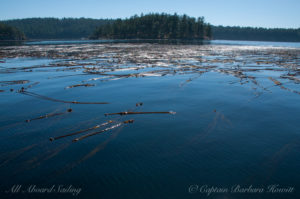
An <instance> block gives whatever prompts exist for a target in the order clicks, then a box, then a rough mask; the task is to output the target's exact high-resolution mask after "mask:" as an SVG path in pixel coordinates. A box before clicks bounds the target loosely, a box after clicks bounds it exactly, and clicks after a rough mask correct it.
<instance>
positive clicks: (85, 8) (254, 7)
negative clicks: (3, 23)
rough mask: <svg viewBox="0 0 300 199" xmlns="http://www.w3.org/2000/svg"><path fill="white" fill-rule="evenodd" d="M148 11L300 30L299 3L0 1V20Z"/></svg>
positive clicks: (271, 0)
mask: <svg viewBox="0 0 300 199" xmlns="http://www.w3.org/2000/svg"><path fill="white" fill-rule="evenodd" d="M150 12H159V13H161V12H165V13H169V14H174V13H175V12H176V13H177V14H187V15H189V16H192V17H201V16H203V17H204V18H205V20H206V21H207V22H209V23H211V24H213V25H224V26H252V27H266V28H300V0H147V1H143V0H0V20H6V19H18V18H28V17H58V18H63V17H76V18H79V17H85V18H96V19H99V18H127V17H130V16H132V15H134V14H138V15H139V14H141V13H144V14H147V13H150Z"/></svg>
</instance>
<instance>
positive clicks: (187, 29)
mask: <svg viewBox="0 0 300 199" xmlns="http://www.w3.org/2000/svg"><path fill="white" fill-rule="evenodd" d="M210 30H211V29H210V25H209V24H208V23H205V22H204V18H203V17H202V18H198V19H197V20H196V19H195V18H193V17H188V16H187V15H183V16H179V15H177V14H176V13H175V14H174V15H169V14H164V13H162V14H147V15H143V14H142V15H141V16H137V15H134V16H133V17H131V18H129V19H124V20H122V19H117V20H115V21H114V23H110V24H106V25H103V26H100V27H99V28H98V29H97V30H96V31H95V32H94V33H93V35H92V36H91V37H90V38H91V39H100V38H109V39H209V38H210V37H211V31H210Z"/></svg>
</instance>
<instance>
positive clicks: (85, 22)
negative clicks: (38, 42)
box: [2, 18, 112, 39]
mask: <svg viewBox="0 0 300 199" xmlns="http://www.w3.org/2000/svg"><path fill="white" fill-rule="evenodd" d="M111 21H112V20H110V19H87V18H63V19H58V18H27V19H14V20H7V21H2V22H3V23H5V24H7V25H10V26H14V27H16V28H18V29H20V30H22V31H23V32H24V33H25V35H26V37H27V38H28V39H79V38H87V37H89V36H90V35H91V34H92V32H93V31H94V30H95V29H96V27H98V26H101V25H103V24H106V23H110V22H111Z"/></svg>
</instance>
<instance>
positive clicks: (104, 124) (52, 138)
mask: <svg viewBox="0 0 300 199" xmlns="http://www.w3.org/2000/svg"><path fill="white" fill-rule="evenodd" d="M113 122H114V121H112V120H109V121H107V122H104V123H102V124H98V125H96V126H93V127H91V128H88V129H84V130H80V131H76V132H74V133H70V134H66V135H61V136H58V137H51V138H49V139H50V141H54V140H58V139H61V138H64V137H69V136H73V135H77V134H80V133H84V132H87V131H91V130H94V129H97V128H100V127H103V126H106V125H108V124H111V123H113Z"/></svg>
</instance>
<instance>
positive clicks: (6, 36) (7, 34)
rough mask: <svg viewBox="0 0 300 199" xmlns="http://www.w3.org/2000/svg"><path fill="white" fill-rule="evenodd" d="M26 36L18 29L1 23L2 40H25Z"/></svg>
mask: <svg viewBox="0 0 300 199" xmlns="http://www.w3.org/2000/svg"><path fill="white" fill-rule="evenodd" d="M24 39H25V35H24V33H22V32H21V31H19V30H18V29H17V28H14V27H12V26H9V25H6V24H3V23H0V40H24Z"/></svg>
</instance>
